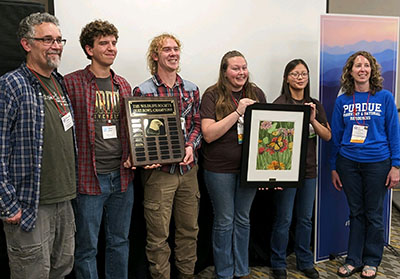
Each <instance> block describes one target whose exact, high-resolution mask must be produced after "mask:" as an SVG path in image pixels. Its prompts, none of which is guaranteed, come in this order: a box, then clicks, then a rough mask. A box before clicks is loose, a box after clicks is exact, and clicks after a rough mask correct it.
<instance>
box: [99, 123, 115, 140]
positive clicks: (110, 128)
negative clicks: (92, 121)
mask: <svg viewBox="0 0 400 279" xmlns="http://www.w3.org/2000/svg"><path fill="white" fill-rule="evenodd" d="M101 129H102V131H103V139H116V138H117V126H115V125H107V126H102V127H101Z"/></svg>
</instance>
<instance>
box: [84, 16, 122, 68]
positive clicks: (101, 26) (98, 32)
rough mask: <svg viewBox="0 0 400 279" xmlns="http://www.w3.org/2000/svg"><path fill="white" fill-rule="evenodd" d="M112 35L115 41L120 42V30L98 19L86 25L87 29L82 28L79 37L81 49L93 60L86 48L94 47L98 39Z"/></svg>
mask: <svg viewBox="0 0 400 279" xmlns="http://www.w3.org/2000/svg"><path fill="white" fill-rule="evenodd" d="M110 35H111V36H114V37H115V39H116V40H118V29H117V28H116V27H115V26H114V24H112V23H109V22H108V21H106V20H105V21H103V20H99V19H98V20H95V21H92V22H90V23H88V24H86V25H85V27H83V28H82V31H81V35H80V37H79V42H80V43H81V47H82V48H83V51H84V52H85V54H86V57H87V58H88V59H90V60H92V57H91V56H90V55H89V54H88V53H87V52H86V49H85V47H86V46H90V47H93V45H94V41H95V39H96V38H98V37H100V36H101V37H103V36H110Z"/></svg>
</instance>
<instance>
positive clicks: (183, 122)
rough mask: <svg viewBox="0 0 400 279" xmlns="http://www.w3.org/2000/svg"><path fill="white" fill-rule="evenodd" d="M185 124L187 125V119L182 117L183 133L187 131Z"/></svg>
mask: <svg viewBox="0 0 400 279" xmlns="http://www.w3.org/2000/svg"><path fill="white" fill-rule="evenodd" d="M185 123H186V121H185V118H184V117H181V128H182V131H185V129H186V127H185Z"/></svg>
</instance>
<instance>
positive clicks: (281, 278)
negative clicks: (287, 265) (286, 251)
mask: <svg viewBox="0 0 400 279" xmlns="http://www.w3.org/2000/svg"><path fill="white" fill-rule="evenodd" d="M272 277H273V278H275V279H286V277H287V273H286V269H275V268H273V269H272Z"/></svg>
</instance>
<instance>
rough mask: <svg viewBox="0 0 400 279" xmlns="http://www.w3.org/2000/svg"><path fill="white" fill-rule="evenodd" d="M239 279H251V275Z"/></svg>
mask: <svg viewBox="0 0 400 279" xmlns="http://www.w3.org/2000/svg"><path fill="white" fill-rule="evenodd" d="M238 278H239V279H250V278H251V277H250V274H249V275H245V276H240V277H238Z"/></svg>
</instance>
